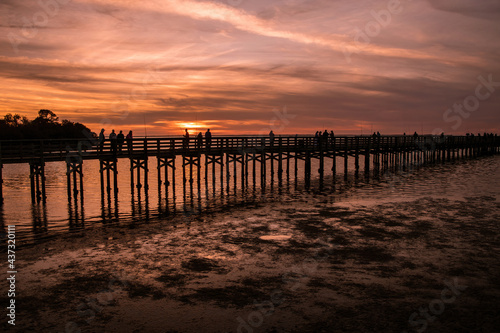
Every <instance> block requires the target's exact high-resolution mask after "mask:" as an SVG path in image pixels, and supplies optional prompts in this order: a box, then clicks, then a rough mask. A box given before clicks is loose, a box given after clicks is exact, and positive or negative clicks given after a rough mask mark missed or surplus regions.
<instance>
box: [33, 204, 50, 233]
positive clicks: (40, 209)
mask: <svg viewBox="0 0 500 333" xmlns="http://www.w3.org/2000/svg"><path fill="white" fill-rule="evenodd" d="M31 215H32V218H33V219H32V221H33V229H32V230H33V234H34V235H35V238H43V236H44V235H45V234H46V233H47V206H46V205H45V204H44V203H35V204H32V205H31Z"/></svg>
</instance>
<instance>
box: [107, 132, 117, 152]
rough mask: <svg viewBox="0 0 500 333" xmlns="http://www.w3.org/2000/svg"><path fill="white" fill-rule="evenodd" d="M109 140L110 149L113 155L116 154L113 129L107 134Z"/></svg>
mask: <svg viewBox="0 0 500 333" xmlns="http://www.w3.org/2000/svg"><path fill="white" fill-rule="evenodd" d="M109 141H110V142H111V151H112V152H113V156H114V155H116V133H115V130H111V133H110V134H109Z"/></svg>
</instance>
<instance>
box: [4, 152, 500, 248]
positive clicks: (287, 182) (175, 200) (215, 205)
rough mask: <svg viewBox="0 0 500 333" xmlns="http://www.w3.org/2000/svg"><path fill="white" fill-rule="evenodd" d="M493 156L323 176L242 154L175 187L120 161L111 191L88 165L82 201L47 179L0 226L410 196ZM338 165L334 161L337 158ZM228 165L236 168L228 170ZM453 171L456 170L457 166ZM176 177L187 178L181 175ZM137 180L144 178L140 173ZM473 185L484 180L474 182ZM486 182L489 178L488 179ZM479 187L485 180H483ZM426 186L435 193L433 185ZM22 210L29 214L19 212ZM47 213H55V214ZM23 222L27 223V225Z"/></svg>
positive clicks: (490, 167) (490, 166)
mask: <svg viewBox="0 0 500 333" xmlns="http://www.w3.org/2000/svg"><path fill="white" fill-rule="evenodd" d="M498 158H499V157H498V156H496V157H493V158H491V159H481V160H469V161H464V162H458V163H453V162H452V163H448V164H440V163H438V164H434V165H433V166H430V167H426V168H425V171H422V172H421V170H422V169H423V168H422V165H421V164H414V165H412V164H409V163H408V164H406V163H402V162H401V163H399V164H398V165H395V163H394V162H390V163H388V164H387V163H384V162H383V161H381V163H380V165H378V163H375V164H372V165H373V167H372V168H370V169H369V170H368V172H364V173H360V172H359V170H358V172H356V168H355V165H354V160H353V161H352V165H349V170H350V171H349V172H348V173H347V174H346V173H345V172H344V170H343V169H344V168H342V170H336V171H339V172H337V173H336V175H335V176H333V175H332V173H331V172H327V170H328V171H330V170H331V169H330V167H331V168H332V169H336V166H337V163H336V162H333V163H332V160H331V159H328V160H326V159H325V163H324V165H323V170H325V175H324V177H323V178H321V177H319V176H318V173H317V171H318V169H319V168H320V165H319V162H318V161H313V163H311V165H309V166H307V165H305V162H304V161H302V160H299V164H298V166H297V167H295V166H294V165H293V164H294V163H293V161H292V163H291V164H292V165H291V167H289V166H288V165H286V166H285V163H283V169H284V170H283V169H281V170H280V168H279V166H278V163H277V162H276V161H275V164H276V165H275V166H274V167H271V164H270V163H268V164H267V165H260V162H259V161H258V160H257V163H258V164H259V166H257V165H256V164H257V163H255V162H256V161H255V160H253V163H252V159H250V158H249V162H248V164H245V165H247V168H243V169H242V168H241V163H233V166H230V168H222V167H221V166H220V165H218V164H211V165H209V168H208V170H203V174H204V176H205V179H202V178H201V176H200V177H198V174H199V173H200V172H199V170H197V168H196V165H195V166H194V167H193V168H192V169H193V170H192V171H191V170H189V167H188V168H186V169H187V170H186V171H187V172H186V174H185V175H183V174H182V172H177V174H176V176H177V185H176V186H174V185H175V182H174V178H172V177H171V178H170V181H169V180H168V179H167V178H166V177H165V178H164V179H165V180H164V181H161V179H160V180H159V179H157V178H156V173H155V172H153V173H150V176H151V179H150V184H151V185H152V186H151V187H152V188H151V189H150V188H149V187H147V186H145V185H144V186H143V185H141V184H140V183H139V182H140V178H139V177H137V178H136V181H137V182H136V183H135V184H134V183H131V182H130V178H129V175H130V174H129V173H130V170H129V169H128V165H127V164H126V163H119V164H118V170H119V172H118V174H119V177H121V178H119V179H118V182H119V183H120V184H121V185H120V191H114V188H113V187H112V186H109V187H105V190H103V191H100V190H101V189H102V187H101V183H100V181H99V180H100V179H99V178H100V175H99V173H98V171H97V172H95V171H96V169H97V163H96V164H94V165H95V166H96V168H95V169H94V170H92V169H91V168H89V169H90V170H86V171H85V172H86V173H85V175H86V177H87V178H86V179H89V178H91V177H94V178H93V179H92V178H91V179H90V180H88V181H87V182H86V184H85V185H86V186H85V204H84V202H83V196H82V195H77V194H81V193H74V195H72V196H71V198H70V200H68V197H67V196H66V191H65V190H66V186H65V183H64V182H63V183H61V184H59V185H58V186H59V187H56V186H54V185H52V183H48V185H49V187H48V190H49V192H50V193H49V200H48V201H47V203H45V204H44V203H39V204H34V205H31V203H30V204H29V206H27V207H26V209H18V211H19V217H17V219H15V218H13V217H14V216H15V215H14V213H13V209H12V208H11V207H12V204H11V203H10V202H9V203H6V204H5V206H4V207H0V227H1V228H2V230H4V229H5V224H13V223H16V224H17V225H18V226H19V232H20V233H19V235H20V237H25V238H29V239H38V238H42V237H43V236H44V235H47V233H48V231H50V233H51V234H54V232H66V231H78V230H82V229H85V228H86V227H88V226H92V227H93V226H98V225H101V224H102V225H104V224H118V223H125V224H126V223H128V222H132V223H145V222H149V221H151V220H153V219H154V220H165V219H167V218H169V217H171V216H172V215H177V216H184V217H185V218H186V219H187V218H188V217H193V216H195V215H199V214H202V213H205V212H216V211H221V210H224V209H226V208H227V207H231V206H239V205H243V204H246V203H250V204H251V203H255V202H265V201H268V200H272V201H275V200H285V201H291V200H296V198H300V197H301V196H302V195H303V194H307V193H313V194H321V195H325V194H330V193H335V195H336V196H339V195H341V194H342V193H347V192H352V193H359V192H360V191H358V189H361V188H364V190H363V191H364V192H366V193H370V191H372V192H373V193H374V194H373V197H380V193H379V192H381V191H386V192H385V193H383V195H387V192H388V191H389V190H392V188H394V187H396V186H399V189H398V191H401V197H403V196H405V195H411V194H412V193H413V192H416V193H418V190H419V188H425V187H429V186H431V185H432V184H440V185H439V186H442V184H443V183H447V182H449V177H450V176H449V174H448V172H450V170H455V169H456V170H466V171H463V172H466V173H467V175H468V176H470V175H477V174H484V173H486V174H490V175H492V174H494V172H495V170H496V169H495V165H497V164H498V163H495V162H491V161H498ZM340 161H342V160H340ZM489 161H490V162H489ZM338 164H339V165H341V163H338ZM235 165H237V166H238V167H237V168H234V166H235ZM370 166H371V165H370ZM210 167H212V170H210ZM306 167H307V168H306ZM120 168H121V169H120ZM195 168H196V169H195ZM260 168H261V169H262V171H263V172H265V171H267V173H268V174H267V179H266V176H265V175H262V174H261V172H260V171H261V170H259V169H260ZM339 169H340V168H339ZM97 170H98V169H97ZM271 170H272V171H273V172H271ZM306 170H312V171H313V173H312V174H311V177H310V179H308V178H307V177H304V174H305V171H306ZM456 170H455V172H458V171H456ZM485 170H486V171H485ZM340 171H341V172H340ZM11 172H12V170H11ZM461 172H462V171H461ZM135 173H136V172H134V174H135ZM416 173H418V174H420V175H421V176H420V177H422V179H425V182H424V183H422V182H418V179H415V178H414V177H413V176H412V175H413V174H416ZM285 175H286V177H285ZM13 176H15V175H13ZM183 176H185V177H186V178H185V179H184V178H181V177H183ZM221 176H222V177H221ZM11 179H17V178H16V177H13V178H11ZM143 180H144V181H145V179H144V178H143ZM409 180H411V182H410V181H409ZM19 181H20V182H21V181H23V180H22V179H21V180H19ZM24 181H25V180H24ZM11 182H12V181H11ZM25 182H26V181H25ZM417 183H418V184H417ZM476 183H477V184H484V182H482V181H481V180H479V181H478V182H476ZM491 183H493V184H495V182H494V181H492V182H491ZM156 184H158V186H156ZM110 185H111V184H110ZM447 185H448V184H447ZM16 186H17V187H18V188H19V193H20V195H19V196H18V197H15V198H14V199H12V198H8V197H6V200H12V201H14V200H15V201H16V203H17V202H19V203H20V205H22V204H23V200H25V201H26V202H29V187H26V186H25V185H23V184H22V183H20V184H16ZM477 186H479V185H477ZM485 186H490V184H486V185H485ZM10 189H12V187H11V188H10ZM352 189H355V191H353V190H352ZM432 191H434V192H436V190H435V189H432ZM58 200H59V201H58ZM5 209H8V210H9V209H10V211H8V213H7V214H5ZM61 209H62V212H61V211H60V210H61ZM25 211H26V212H27V213H28V214H29V215H27V216H26V215H22V214H24V213H25ZM54 212H57V215H56V214H55V213H54ZM9 217H10V218H9ZM30 220H31V221H32V228H30V226H29V221H30ZM13 221H16V222H13ZM23 228H24V229H23Z"/></svg>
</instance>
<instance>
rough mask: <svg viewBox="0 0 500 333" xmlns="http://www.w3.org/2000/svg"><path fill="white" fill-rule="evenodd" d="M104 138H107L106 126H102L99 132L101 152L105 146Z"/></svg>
mask: <svg viewBox="0 0 500 333" xmlns="http://www.w3.org/2000/svg"><path fill="white" fill-rule="evenodd" d="M104 140H106V137H105V136H104V128H102V129H101V132H100V133H99V152H102V149H103V147H104Z"/></svg>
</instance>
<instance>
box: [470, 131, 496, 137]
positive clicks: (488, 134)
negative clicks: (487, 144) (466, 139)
mask: <svg viewBox="0 0 500 333" xmlns="http://www.w3.org/2000/svg"><path fill="white" fill-rule="evenodd" d="M465 136H474V133H466V134H465ZM477 136H481V133H477ZM483 136H484V137H494V136H497V134H493V133H486V132H485V133H483Z"/></svg>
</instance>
